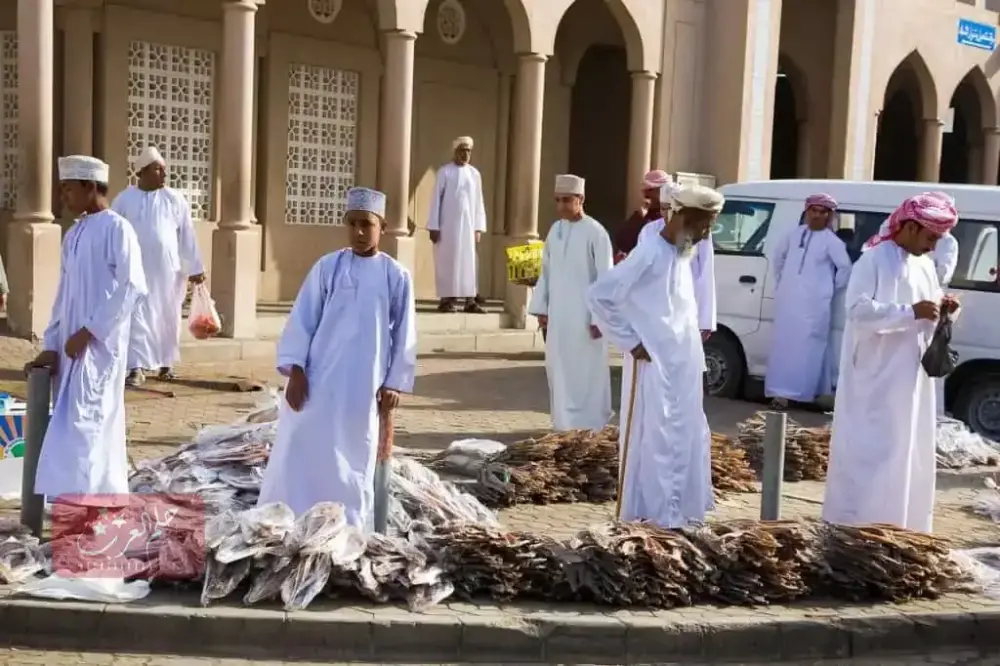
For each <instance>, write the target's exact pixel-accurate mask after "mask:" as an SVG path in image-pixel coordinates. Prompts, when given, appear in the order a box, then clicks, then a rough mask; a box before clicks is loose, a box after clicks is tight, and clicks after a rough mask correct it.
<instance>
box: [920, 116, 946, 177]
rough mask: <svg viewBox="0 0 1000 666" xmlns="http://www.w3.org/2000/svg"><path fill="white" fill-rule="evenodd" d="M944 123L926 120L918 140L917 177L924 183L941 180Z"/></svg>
mask: <svg viewBox="0 0 1000 666" xmlns="http://www.w3.org/2000/svg"><path fill="white" fill-rule="evenodd" d="M943 128H944V123H943V122H941V121H940V120H938V119H937V118H926V119H924V123H923V136H922V137H921V140H920V169H919V170H918V172H917V177H918V178H919V179H920V180H922V181H924V182H926V183H936V182H938V181H940V180H941V141H942V139H943V138H944V133H943Z"/></svg>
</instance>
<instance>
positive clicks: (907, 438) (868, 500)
mask: <svg viewBox="0 0 1000 666" xmlns="http://www.w3.org/2000/svg"><path fill="white" fill-rule="evenodd" d="M941 296H942V292H941V287H940V286H939V285H938V279H937V275H936V274H935V271H934V264H933V262H932V261H931V260H930V258H929V257H926V256H924V257H915V256H912V255H910V254H908V253H907V252H905V251H904V250H903V249H902V248H900V247H899V246H898V245H896V244H895V243H893V242H892V241H886V242H883V243H881V244H879V245H877V246H875V247H874V248H872V249H870V250H868V251H867V252H865V253H864V254H862V255H861V258H860V259H858V261H857V263H855V264H854V269H853V271H852V273H851V279H850V282H849V283H848V285H847V296H846V299H845V300H846V307H847V325H846V327H845V331H844V347H843V351H842V353H841V359H840V381H839V382H838V385H837V396H836V403H835V407H834V412H833V438H832V442H831V446H830V464H829V470H828V472H827V480H826V497H825V499H824V503H823V519H824V520H827V521H830V522H833V523H842V524H848V525H860V524H868V523H890V524H893V525H898V526H900V527H906V528H910V529H914V530H920V531H923V532H930V531H931V525H932V518H933V512H934V484H935V471H936V470H935V468H936V459H935V449H934V437H935V421H936V416H935V403H936V402H937V400H936V398H935V395H934V386H933V382H932V381H931V378H930V377H929V376H928V375H927V373H926V372H924V369H923V366H921V364H920V359H921V357H922V356H923V353H924V351H925V350H926V349H927V345H928V344H930V340H931V336H932V335H933V332H934V322H929V321H925V320H918V319H916V318H914V316H913V307H912V304H913V303H917V302H919V301H925V300H927V301H935V302H938V301H940V300H941Z"/></svg>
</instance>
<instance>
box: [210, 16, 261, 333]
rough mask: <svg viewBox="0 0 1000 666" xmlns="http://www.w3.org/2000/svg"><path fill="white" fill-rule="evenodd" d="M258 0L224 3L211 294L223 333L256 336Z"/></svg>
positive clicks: (257, 257)
mask: <svg viewBox="0 0 1000 666" xmlns="http://www.w3.org/2000/svg"><path fill="white" fill-rule="evenodd" d="M256 12H257V3H256V2H255V1H254V0H224V1H223V17H222V39H223V41H222V81H221V85H220V90H221V91H222V103H221V104H220V107H221V116H220V118H219V120H218V123H219V144H220V145H219V147H218V150H219V175H220V176H221V179H220V180H221V187H220V195H221V199H222V201H221V203H222V206H221V215H220V219H219V228H218V229H216V231H215V234H214V236H213V238H212V294H213V298H215V302H216V306H217V307H218V308H219V314H220V315H221V316H222V334H223V335H225V336H227V337H232V338H252V337H254V336H255V335H256V333H257V278H258V273H259V271H260V231H259V229H258V228H257V226H256V225H254V224H253V222H252V220H253V200H252V192H253V188H252V175H253V116H254V109H253V80H254V66H255V65H256V56H255V53H254V22H255V19H256Z"/></svg>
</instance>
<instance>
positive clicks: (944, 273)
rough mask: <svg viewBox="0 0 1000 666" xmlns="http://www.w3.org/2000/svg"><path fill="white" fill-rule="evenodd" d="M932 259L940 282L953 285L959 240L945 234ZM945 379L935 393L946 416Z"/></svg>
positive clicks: (938, 380)
mask: <svg viewBox="0 0 1000 666" xmlns="http://www.w3.org/2000/svg"><path fill="white" fill-rule="evenodd" d="M931 259H933V260H934V270H935V271H937V276H938V282H940V283H941V288H942V289H944V288H945V287H947V286H948V285H949V284H951V279H952V278H953V277H954V276H955V269H956V268H958V239H957V238H955V236H954V235H952V234H951V233H947V234H944V235H943V236H941V238H939V239H938V242H937V245H935V246H934V251H933V252H931ZM944 382H945V378H944V377H939V378H936V379H934V391H935V393H936V394H937V413H938V414H939V415H942V416H943V415H944V413H945V405H944Z"/></svg>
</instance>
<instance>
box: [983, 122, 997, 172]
mask: <svg viewBox="0 0 1000 666" xmlns="http://www.w3.org/2000/svg"><path fill="white" fill-rule="evenodd" d="M998 172H1000V127H987V128H985V129H984V130H983V168H982V181H981V182H982V183H983V185H997V184H998V183H997V181H998Z"/></svg>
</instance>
